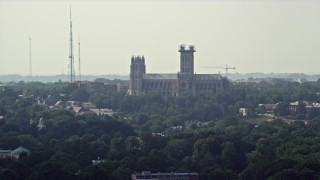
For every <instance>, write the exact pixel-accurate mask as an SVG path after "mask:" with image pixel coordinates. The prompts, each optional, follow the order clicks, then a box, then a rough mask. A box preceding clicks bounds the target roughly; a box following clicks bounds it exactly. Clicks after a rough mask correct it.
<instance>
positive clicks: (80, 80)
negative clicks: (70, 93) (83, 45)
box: [78, 34, 81, 82]
mask: <svg viewBox="0 0 320 180" xmlns="http://www.w3.org/2000/svg"><path fill="white" fill-rule="evenodd" d="M78 39H79V41H78V48H79V72H78V73H79V81H80V82H81V58H80V34H78Z"/></svg>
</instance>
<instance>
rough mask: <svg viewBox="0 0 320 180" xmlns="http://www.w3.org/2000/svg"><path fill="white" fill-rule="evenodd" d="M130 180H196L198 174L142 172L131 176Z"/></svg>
mask: <svg viewBox="0 0 320 180" xmlns="http://www.w3.org/2000/svg"><path fill="white" fill-rule="evenodd" d="M131 179H132V180H198V179H199V174H198V173H173V172H171V173H151V172H150V171H142V173H134V174H132V175H131Z"/></svg>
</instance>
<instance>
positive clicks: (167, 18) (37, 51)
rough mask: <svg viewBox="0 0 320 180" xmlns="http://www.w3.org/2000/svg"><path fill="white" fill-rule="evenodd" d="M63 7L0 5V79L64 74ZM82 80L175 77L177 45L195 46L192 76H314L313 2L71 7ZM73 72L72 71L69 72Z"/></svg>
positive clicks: (317, 37) (317, 43)
mask: <svg viewBox="0 0 320 180" xmlns="http://www.w3.org/2000/svg"><path fill="white" fill-rule="evenodd" d="M69 4H70V3H69V1H57V2H55V1H4V0H0V74H22V75H28V74H29V39H28V36H29V35H30V36H31V38H32V61H33V64H32V66H33V68H32V69H33V74H34V75H55V74H62V73H65V74H67V73H68V69H67V67H68V62H69V59H68V56H69ZM72 19H73V27H74V29H73V33H74V36H73V38H74V46H75V47H74V51H75V60H76V63H75V65H76V68H78V62H77V59H78V46H77V43H78V33H79V34H80V40H81V60H82V63H81V66H82V68H81V71H82V74H128V73H129V65H130V57H131V56H132V55H144V56H145V59H146V68H147V72H149V73H177V72H178V70H179V52H178V47H179V45H180V44H187V45H189V44H192V45H195V48H196V50H197V52H196V54H195V72H196V73H198V74H200V73H219V72H221V73H224V70H223V69H208V68H203V66H218V67H219V66H225V65H226V64H227V65H229V66H235V67H236V70H230V72H239V73H252V72H265V73H267V72H274V73H283V72H288V73H290V72H300V73H320V70H319V67H320V1H319V0H292V1H289V0H287V1H285V0H282V1H276V0H274V1H267V0H261V1H258V0H226V1H222V0H220V1H218V0H211V1H210V0H206V1H196V0H188V1H187V0H185V1H184V0H176V1H154V0H153V1H149V2H147V1H136V0H130V1H102V0H101V1H85V0H83V1H75V0H74V1H72ZM77 71H78V69H76V73H77Z"/></svg>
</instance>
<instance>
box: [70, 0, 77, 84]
mask: <svg viewBox="0 0 320 180" xmlns="http://www.w3.org/2000/svg"><path fill="white" fill-rule="evenodd" d="M69 73H70V74H69V75H70V82H71V83H73V82H74V80H75V74H76V73H75V70H74V56H73V38H72V18H71V4H70V52H69Z"/></svg>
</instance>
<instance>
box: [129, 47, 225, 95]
mask: <svg viewBox="0 0 320 180" xmlns="http://www.w3.org/2000/svg"><path fill="white" fill-rule="evenodd" d="M179 52H180V72H178V73H174V74H155V73H146V65H145V58H144V57H143V56H142V57H140V56H132V58H131V65H130V83H129V91H128V93H129V95H133V96H141V95H146V94H161V95H162V96H180V95H183V94H192V95H198V94H212V93H216V92H219V91H224V90H225V89H226V83H227V81H226V80H225V79H224V78H222V76H221V75H220V74H195V73H194V52H196V50H195V48H194V46H192V45H190V46H189V48H187V47H186V46H185V45H181V46H180V49H179Z"/></svg>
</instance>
